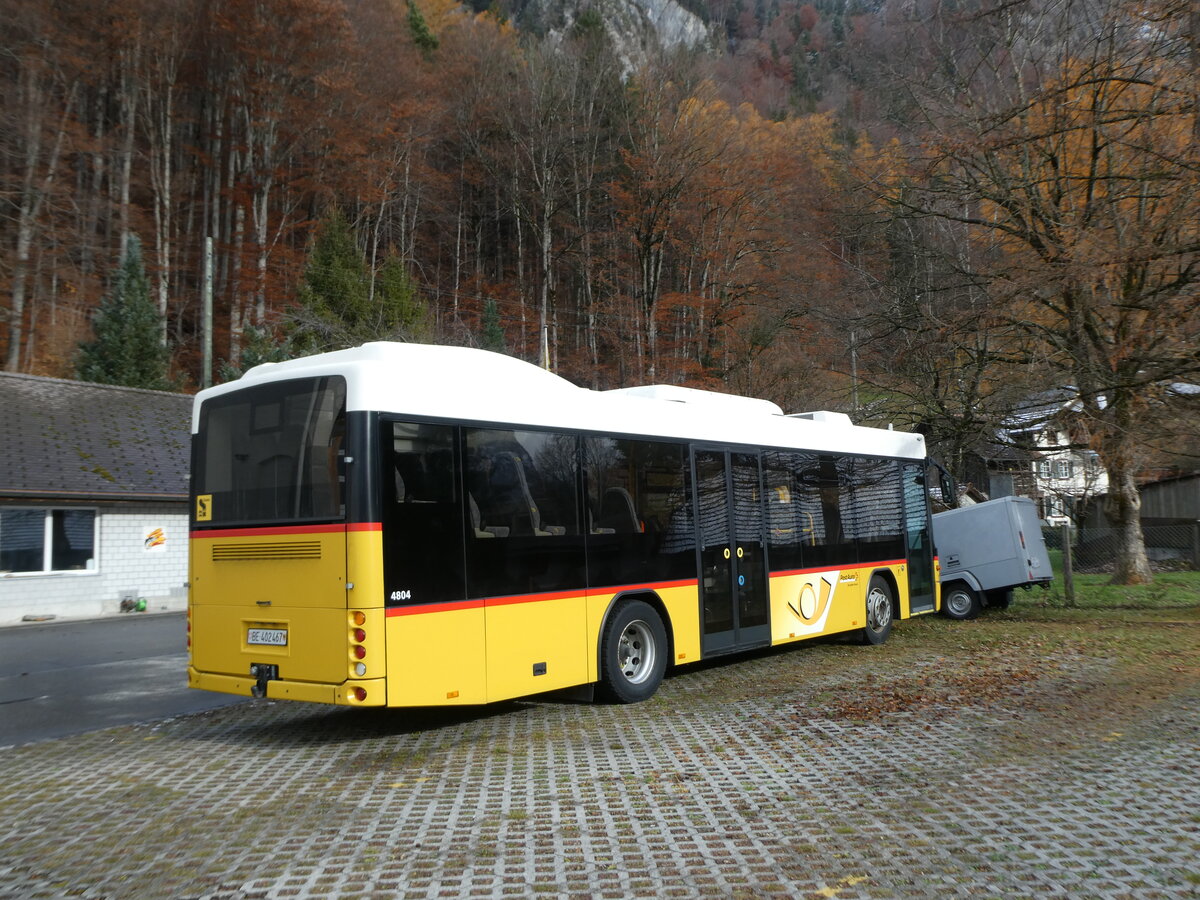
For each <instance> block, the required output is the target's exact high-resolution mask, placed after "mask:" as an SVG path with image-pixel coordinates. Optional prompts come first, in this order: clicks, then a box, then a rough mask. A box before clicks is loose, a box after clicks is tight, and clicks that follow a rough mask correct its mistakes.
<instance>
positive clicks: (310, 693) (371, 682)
mask: <svg viewBox="0 0 1200 900" xmlns="http://www.w3.org/2000/svg"><path fill="white" fill-rule="evenodd" d="M386 682H387V679H385V678H367V679H362V680H358V681H346V682H343V683H342V684H316V683H313V682H308V681H282V680H274V681H268V682H266V689H267V699H268V700H303V701H306V702H308V703H333V704H336V705H338V706H386V705H387V687H386ZM257 683H258V682H257V680H256V679H255V678H253V677H251V676H249V675H247V676H245V677H243V676H241V675H216V674H214V673H212V672H201V671H199V670H198V669H196V667H195V666H188V687H190V688H197V689H198V690H202V691H216V692H218V693H221V694H237V695H239V696H242V697H252V696H254V687H255V686H256V685H257ZM360 698H361V699H360Z"/></svg>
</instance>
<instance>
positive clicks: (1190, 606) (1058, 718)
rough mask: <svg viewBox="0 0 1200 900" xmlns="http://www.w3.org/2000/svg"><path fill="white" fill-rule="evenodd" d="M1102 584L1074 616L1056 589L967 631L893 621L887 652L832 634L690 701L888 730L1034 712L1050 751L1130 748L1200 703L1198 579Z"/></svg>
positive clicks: (770, 657) (722, 677)
mask: <svg viewBox="0 0 1200 900" xmlns="http://www.w3.org/2000/svg"><path fill="white" fill-rule="evenodd" d="M1107 579H1108V576H1101V575H1096V576H1082V577H1081V578H1080V579H1079V581H1078V582H1077V590H1076V604H1075V606H1073V607H1070V608H1068V607H1066V606H1065V605H1064V603H1063V600H1062V597H1061V593H1060V592H1056V589H1055V588H1052V589H1051V590H1049V591H1043V590H1034V591H1030V592H1024V591H1017V592H1016V593H1015V597H1014V600H1013V603H1012V605H1011V606H1010V607H1009V608H1008V609H1007V610H999V609H990V610H988V611H986V612H985V613H984V614H983V615H982V616H981V617H979V618H978V619H974V620H971V621H967V622H952V621H948V620H946V619H944V618H942V617H940V616H923V617H919V618H916V619H911V620H907V621H904V622H901V623H898V624H897V626H896V627H895V629H894V630H893V632H892V637H891V639H890V640H889V641H888V642H887V643H886V644H884V645H883V646H881V647H869V648H867V647H860V646H856V645H855V644H854V643H853V642H852V641H851V640H850V639H846V638H834V639H829V640H822V641H815V642H809V643H804V644H800V645H793V646H790V647H786V648H777V649H774V650H771V651H765V652H763V653H761V654H759V655H757V656H754V657H751V658H748V659H743V660H742V661H739V662H731V663H727V664H719V665H718V666H715V667H714V668H713V669H712V670H710V671H706V672H703V673H702V674H700V675H698V677H697V682H698V683H697V685H696V688H695V690H696V692H697V694H699V696H697V697H695V698H694V699H695V702H699V703H706V702H711V703H723V702H731V701H733V702H736V701H737V700H738V699H739V698H740V697H745V696H747V694H748V693H750V692H748V690H747V689H748V687H749V686H751V685H752V694H753V695H756V696H758V697H764V696H768V697H769V696H772V695H778V696H780V697H788V698H790V699H791V700H792V702H791V703H790V708H791V709H792V710H793V713H792V716H793V717H794V718H795V719H796V720H798V721H801V722H802V721H804V720H806V719H809V718H812V717H818V718H830V719H834V720H839V721H848V722H859V723H866V722H872V723H885V724H886V723H888V722H890V721H894V722H899V721H904V717H911V716H913V715H920V716H923V717H925V718H926V719H928V720H937V719H944V718H946V717H949V716H953V715H955V714H956V713H957V712H959V711H960V710H962V709H963V708H967V707H973V708H986V707H996V708H1001V709H1004V710H1006V711H1008V712H1011V713H1015V714H1018V715H1020V714H1028V715H1033V716H1037V717H1038V718H1039V723H1040V728H1041V730H1040V732H1039V735H1038V736H1039V739H1040V741H1041V743H1043V744H1045V745H1046V746H1047V747H1054V746H1075V745H1077V744H1078V743H1079V741H1080V740H1082V739H1083V738H1084V737H1086V736H1091V737H1092V738H1094V739H1098V740H1104V739H1112V740H1117V739H1121V738H1125V737H1127V736H1128V735H1127V733H1126V732H1125V731H1123V730H1122V728H1123V727H1124V726H1123V724H1122V723H1130V722H1136V721H1137V720H1138V719H1139V718H1140V717H1141V716H1142V715H1143V714H1145V713H1147V712H1149V711H1152V710H1154V709H1155V708H1157V707H1159V706H1160V705H1161V704H1164V703H1170V702H1173V701H1175V700H1177V699H1178V698H1180V697H1187V696H1195V695H1197V694H1200V573H1166V574H1162V575H1160V576H1158V579H1157V580H1156V582H1155V584H1151V585H1138V586H1132V587H1125V586H1122V587H1116V586H1112V585H1108V584H1107V583H1105V582H1106V581H1107ZM1056 585H1057V583H1056ZM682 672H686V670H681V675H680V678H681V679H685V680H686V679H689V678H690V677H691V676H690V675H688V674H682ZM764 727H765V726H764ZM1133 733H1136V728H1134V729H1133ZM1018 749H1019V750H1026V749H1028V748H1027V747H1020V748H1014V752H1016V751H1017V750H1018Z"/></svg>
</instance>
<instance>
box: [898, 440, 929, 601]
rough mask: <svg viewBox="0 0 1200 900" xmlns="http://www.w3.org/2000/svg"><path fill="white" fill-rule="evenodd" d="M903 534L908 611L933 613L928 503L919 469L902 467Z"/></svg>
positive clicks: (921, 473)
mask: <svg viewBox="0 0 1200 900" xmlns="http://www.w3.org/2000/svg"><path fill="white" fill-rule="evenodd" d="M903 483H904V531H905V534H906V536H907V537H906V543H905V546H906V550H907V557H908V609H909V612H910V613H918V612H929V611H931V610H932V609H933V606H934V603H933V539H932V537H931V535H930V532H929V501H928V494H927V492H926V490H925V472H924V468H923V467H922V466H918V465H914V464H911V463H909V464H905V465H904V467H903Z"/></svg>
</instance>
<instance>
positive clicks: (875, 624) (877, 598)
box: [862, 575, 896, 644]
mask: <svg viewBox="0 0 1200 900" xmlns="http://www.w3.org/2000/svg"><path fill="white" fill-rule="evenodd" d="M895 609H896V607H895V603H894V602H893V600H892V588H891V585H889V584H888V583H887V581H885V580H884V579H882V578H880V577H879V576H878V575H876V576H874V577H873V578H872V579H871V581H870V583H869V584H868V585H867V624H866V627H864V628H863V635H862V638H863V643H864V644H882V643H883V642H884V641H886V640H887V639H888V635H889V634H891V633H892V620H893V619H894V618H895Z"/></svg>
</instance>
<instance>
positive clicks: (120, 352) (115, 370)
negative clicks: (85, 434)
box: [76, 234, 177, 391]
mask: <svg viewBox="0 0 1200 900" xmlns="http://www.w3.org/2000/svg"><path fill="white" fill-rule="evenodd" d="M92 331H93V333H94V335H95V340H93V341H90V342H87V343H83V344H80V347H79V351H80V352H79V360H78V363H77V366H76V375H77V376H78V377H79V378H80V379H82V380H83V381H94V382H98V383H100V384H120V385H124V386H125V387H137V388H151V389H153V390H160V391H166V390H174V389H176V388H177V385H176V384H175V383H174V382H173V381H172V380H171V378H170V367H171V351H170V349H169V348H168V347H167V346H166V345H165V344H164V343H163V340H162V335H163V319H162V316H161V315H159V312H158V310H157V309H156V308H155V306H154V301H153V300H151V299H150V282H149V279H147V278H146V269H145V266H144V265H143V264H142V244H141V241H140V240H138V237H137V235H134V234H131V235H130V236H129V242H128V246H127V247H126V250H125V258H124V259H123V260H122V261H121V263H120V265H119V267H118V269H117V273H116V278H115V282H114V284H113V286H112V289H111V290H110V291H109V292H108V294H107V295H106V296H105V298H104V299H103V300H102V301H101V303H100V308H99V309H98V310H97V311H96V315H95V318H94V319H93V320H92Z"/></svg>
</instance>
